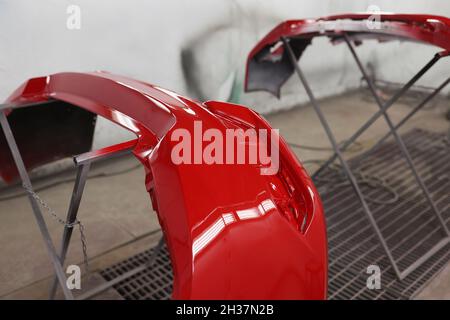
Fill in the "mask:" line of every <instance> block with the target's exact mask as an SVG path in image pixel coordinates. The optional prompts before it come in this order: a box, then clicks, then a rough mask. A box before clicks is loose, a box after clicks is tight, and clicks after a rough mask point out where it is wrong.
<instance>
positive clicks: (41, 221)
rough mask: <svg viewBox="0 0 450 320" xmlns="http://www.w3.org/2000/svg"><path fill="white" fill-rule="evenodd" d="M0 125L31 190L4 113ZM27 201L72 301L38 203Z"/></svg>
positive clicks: (67, 295) (29, 197)
mask: <svg viewBox="0 0 450 320" xmlns="http://www.w3.org/2000/svg"><path fill="white" fill-rule="evenodd" d="M0 123H1V126H2V129H3V132H4V133H5V137H6V141H7V142H8V145H9V149H10V150H11V153H12V156H13V158H14V162H15V164H16V166H17V170H18V171H19V175H20V178H21V180H22V183H23V184H25V185H26V186H28V187H29V188H32V185H31V181H30V177H29V176H28V173H27V170H26V168H25V164H24V163H23V160H22V157H21V155H20V151H19V148H18V147H17V144H16V141H15V139H14V135H13V133H12V131H11V127H10V126H9V122H8V119H7V118H6V115H5V113H4V111H0ZM28 199H29V200H30V204H31V208H32V209H33V213H34V217H35V218H36V222H37V224H38V227H39V230H40V232H41V235H42V238H43V239H44V242H45V245H46V247H47V252H48V254H49V256H50V260H51V261H52V264H53V267H54V269H55V272H56V276H57V278H58V280H59V283H60V285H61V288H62V289H63V292H64V296H65V297H66V299H69V300H72V299H73V294H72V292H71V291H70V290H69V288H68V287H67V285H66V282H67V279H66V275H65V273H64V270H63V267H62V265H61V262H60V261H59V258H58V255H57V253H56V249H55V246H54V244H53V242H52V239H51V236H50V233H49V231H48V228H47V225H46V223H45V220H44V217H43V216H42V212H41V209H40V207H39V204H38V202H37V201H36V199H35V198H33V197H32V195H31V194H28Z"/></svg>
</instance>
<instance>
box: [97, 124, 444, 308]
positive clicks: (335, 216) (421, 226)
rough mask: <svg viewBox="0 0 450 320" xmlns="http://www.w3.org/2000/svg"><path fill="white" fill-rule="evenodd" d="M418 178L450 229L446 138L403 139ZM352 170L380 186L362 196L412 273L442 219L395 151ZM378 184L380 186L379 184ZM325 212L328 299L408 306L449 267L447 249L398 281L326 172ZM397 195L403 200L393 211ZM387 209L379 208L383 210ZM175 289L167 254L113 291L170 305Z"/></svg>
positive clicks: (347, 194) (122, 268)
mask: <svg viewBox="0 0 450 320" xmlns="http://www.w3.org/2000/svg"><path fill="white" fill-rule="evenodd" d="M403 138H404V140H405V143H406V145H407V146H408V149H409V150H410V152H411V154H412V156H413V158H414V162H415V164H416V165H417V167H418V169H419V172H420V174H421V176H422V177H423V178H424V180H425V183H426V185H427V187H428V188H429V190H430V192H431V194H432V197H433V199H434V201H435V202H436V204H437V206H438V208H439V210H441V212H442V214H443V217H444V219H445V220H446V222H447V224H448V225H449V227H450V197H449V190H450V177H449V174H448V172H450V152H448V151H449V150H448V149H449V147H450V146H449V144H448V140H445V139H444V136H443V135H439V134H435V133H430V132H427V131H423V130H419V129H414V130H412V131H410V132H409V133H407V134H405V135H404V136H403ZM350 165H351V166H352V168H353V169H356V171H358V170H361V171H360V172H361V173H363V176H364V177H366V178H367V177H370V176H371V175H373V176H374V177H376V178H377V180H376V181H378V182H380V181H382V186H381V187H380V185H378V186H377V187H374V185H371V184H370V183H366V184H364V183H363V184H362V188H363V193H364V195H365V197H367V198H368V199H372V201H371V202H369V205H370V207H371V209H372V211H373V213H374V216H375V219H376V220H377V223H378V224H379V226H380V228H381V229H382V232H383V235H384V237H385V238H387V239H388V245H389V247H390V248H391V250H392V252H393V255H394V258H395V259H396V261H398V263H399V265H400V267H402V268H407V267H408V266H409V265H410V264H411V263H412V262H413V261H414V260H416V259H417V258H418V257H420V256H421V255H423V253H424V252H426V251H427V250H428V249H429V248H431V247H432V246H433V245H434V244H435V243H437V242H438V241H439V240H441V239H442V238H443V237H444V234H443V232H442V230H441V228H439V225H438V224H437V221H436V220H437V219H436V218H434V216H433V214H432V212H430V209H429V206H428V205H427V203H426V202H425V198H424V197H423V196H422V195H421V194H420V191H418V188H416V185H415V183H414V181H413V177H412V174H411V172H410V171H409V169H408V167H407V165H406V164H405V163H403V160H402V157H401V154H400V151H399V150H397V147H396V146H395V145H394V144H390V143H387V144H384V145H382V146H380V147H379V148H378V149H377V150H375V151H374V152H373V153H372V154H371V155H370V157H367V159H364V158H362V157H360V158H355V159H353V160H352V161H350ZM380 179H381V180H380ZM316 184H317V187H318V189H319V191H320V192H321V196H322V200H323V203H324V207H325V212H326V219H327V229H328V241H329V298H330V299H410V298H412V297H414V295H415V294H417V293H418V291H420V289H422V288H423V286H424V285H426V284H427V283H428V282H429V281H430V280H431V279H432V278H433V276H435V275H436V274H437V273H438V272H439V271H440V270H441V269H442V268H443V267H445V266H446V265H447V263H448V262H449V261H450V245H447V246H445V247H443V248H442V249H441V250H440V251H438V252H437V253H436V254H434V255H433V256H432V257H431V258H430V259H428V260H427V261H426V262H425V263H424V264H422V265H421V266H420V267H419V268H418V269H416V270H415V271H414V272H413V273H411V274H410V275H409V276H408V277H407V278H405V279H404V280H403V281H399V280H398V279H397V278H396V276H395V273H394V272H393V270H392V267H391V265H390V263H389V260H388V259H387V257H386V255H385V253H384V251H383V249H382V248H381V246H380V244H379V243H378V240H377V238H376V236H375V234H374V232H373V231H372V229H371V227H370V225H369V223H368V222H367V218H366V216H365V214H364V212H363V211H362V210H361V208H360V207H359V202H358V199H357V198H356V196H355V194H354V192H353V189H352V188H351V187H350V185H349V184H347V183H345V180H344V179H343V178H342V177H341V176H340V175H339V174H336V172H335V171H332V170H329V171H328V172H324V173H323V174H322V175H321V176H320V179H319V181H318V182H317V183H316ZM393 195H397V196H398V199H397V200H396V201H395V202H394V203H391V202H392V201H390V199H392V197H393ZM383 201H384V202H385V203H384V204H383V203H380V202H383ZM152 252H153V249H150V250H148V251H145V252H143V253H140V254H138V255H136V256H133V257H131V258H129V259H127V260H125V261H123V262H121V263H119V264H117V265H114V266H111V267H109V268H107V269H105V270H103V271H102V272H101V275H102V276H103V277H104V278H105V279H106V280H111V279H113V278H115V277H117V276H119V275H121V274H123V273H125V272H127V271H130V270H132V269H134V268H136V267H137V266H139V265H141V264H143V263H145V262H146V261H148V260H149V258H150V257H151V254H152ZM369 265H378V266H379V267H380V269H381V289H379V290H376V289H375V290H370V289H368V288H367V286H366V281H367V277H368V276H369V275H368V274H367V273H366V270H367V267H368V266H369ZM172 281H173V276H172V268H171V264H170V259H169V255H168V252H167V249H166V247H164V248H163V250H162V251H161V252H160V254H159V255H158V257H157V260H156V264H155V265H154V267H153V268H152V269H147V270H145V271H143V272H141V273H138V274H136V275H135V276H133V277H130V278H129V279H127V280H125V281H123V282H121V283H119V284H118V285H115V286H114V289H115V290H116V291H117V292H118V293H119V294H120V295H121V296H122V297H123V298H124V299H131V300H137V299H169V298H170V294H171V289H172V288H171V285H172Z"/></svg>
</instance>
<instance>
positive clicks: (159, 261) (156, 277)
mask: <svg viewBox="0 0 450 320" xmlns="http://www.w3.org/2000/svg"><path fill="white" fill-rule="evenodd" d="M154 250H155V248H151V249H149V250H147V251H144V252H141V253H139V254H137V255H135V256H132V257H130V258H128V259H126V260H124V261H122V262H119V263H118V264H115V265H113V266H110V267H108V268H106V269H105V270H102V271H101V272H100V274H101V276H102V277H103V278H105V280H107V281H110V280H113V279H114V278H117V277H118V276H120V275H122V274H124V273H126V272H128V271H131V270H133V269H135V268H137V267H139V266H141V265H143V264H144V263H147V262H148V261H149V260H150V258H151V257H152V254H153V252H154ZM172 282H173V274H172V266H171V264H170V258H169V253H168V251H167V248H166V246H163V247H162V249H161V251H160V252H159V254H158V255H157V256H156V260H155V263H154V264H153V266H152V268H149V269H146V270H144V271H142V272H139V273H137V274H135V275H134V276H132V277H129V278H128V279H126V280H124V281H122V282H119V283H118V284H117V285H115V286H113V288H114V289H115V290H116V291H117V292H118V293H119V294H120V295H121V296H122V298H124V299H126V300H168V299H170V296H171V294H172Z"/></svg>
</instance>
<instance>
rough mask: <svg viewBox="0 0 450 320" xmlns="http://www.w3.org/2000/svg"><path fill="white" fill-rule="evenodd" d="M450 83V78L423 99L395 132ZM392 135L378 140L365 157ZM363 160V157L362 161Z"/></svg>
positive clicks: (396, 126) (398, 124)
mask: <svg viewBox="0 0 450 320" xmlns="http://www.w3.org/2000/svg"><path fill="white" fill-rule="evenodd" d="M449 83H450V78H448V79H447V80H445V81H444V82H443V83H442V84H441V85H440V86H439V87H437V88H436V89H435V90H434V91H433V92H432V93H431V94H429V95H428V96H427V97H425V99H423V100H422V101H421V102H420V103H419V104H418V105H417V106H415V107H414V108H413V109H412V110H411V111H410V112H409V113H408V114H407V115H406V116H405V117H404V118H403V119H402V120H401V121H400V122H399V123H397V124H396V125H395V127H394V129H395V130H398V129H399V128H400V127H401V126H403V125H404V124H405V123H406V121H408V120H409V119H411V117H412V116H414V115H415V114H416V113H417V112H418V111H419V110H420V109H422V108H423V107H424V106H425V105H426V104H427V103H428V102H429V101H431V100H432V99H433V98H434V97H435V96H436V95H437V94H438V93H439V92H440V91H442V89H444V88H445V87H446V86H447V85H448V84H449ZM391 134H392V131H389V132H388V133H386V135H385V136H383V138H381V139H380V140H378V142H377V143H375V144H374V145H373V146H372V147H370V149H369V150H367V151H366V152H365V153H364V156H367V155H369V154H370V153H371V152H372V151H373V150H374V149H376V148H377V147H378V146H380V145H381V144H382V143H383V142H384V141H386V139H387V138H389V137H390V136H391ZM360 160H362V157H361V159H360Z"/></svg>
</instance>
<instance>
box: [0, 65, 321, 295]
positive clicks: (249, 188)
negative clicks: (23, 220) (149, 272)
mask: <svg viewBox="0 0 450 320" xmlns="http://www.w3.org/2000/svg"><path fill="white" fill-rule="evenodd" d="M48 99H56V100H62V101H65V102H68V103H71V104H73V105H75V106H78V107H81V108H83V109H86V110H89V111H91V112H93V113H95V114H98V115H100V116H103V117H105V118H107V119H109V120H111V121H113V122H115V123H117V124H119V125H121V126H123V127H124V128H126V129H128V130H130V131H132V132H134V133H135V134H136V136H137V143H136V146H135V147H134V154H135V156H136V157H137V158H138V159H139V160H140V161H141V162H142V164H143V165H144V167H145V172H146V176H145V185H146V188H147V190H148V192H149V193H150V196H151V199H152V202H153V206H154V208H155V210H156V211H157V213H158V218H159V221H160V224H161V227H162V229H163V231H164V235H165V238H166V242H167V244H168V248H169V251H170V256H171V259H172V265H173V271H174V286H173V298H174V299H324V298H326V292H327V245H326V234H325V222H324V216H323V209H322V205H321V201H320V198H319V195H318V193H317V191H316V189H315V187H314V185H313V183H312V181H311V179H310V178H309V176H308V174H307V173H306V171H305V170H304V168H303V167H302V165H301V164H300V163H299V161H298V160H297V158H296V157H295V156H294V154H293V153H292V152H291V150H290V149H289V148H288V147H287V145H286V143H285V142H284V141H283V139H281V141H280V146H279V149H280V150H279V151H280V171H279V173H278V174H277V175H269V176H264V175H261V174H260V167H258V166H257V165H248V164H244V165H238V164H236V165H233V164H230V165H218V164H213V165H206V164H200V165H192V164H189V165H188V164H186V165H184V164H181V165H175V164H173V162H172V161H171V158H170V155H171V149H172V148H173V145H174V144H175V142H173V141H171V139H170V134H171V132H173V130H175V129H177V128H185V129H187V130H189V131H190V132H192V130H193V123H194V121H195V120H199V121H202V124H203V128H204V129H208V128H216V129H218V130H220V131H222V132H224V131H225V130H226V129H227V128H244V129H245V128H249V127H252V128H255V129H261V128H265V129H270V126H269V124H268V123H267V122H266V121H265V120H264V119H263V118H262V117H260V116H259V115H258V114H257V113H255V112H254V111H252V110H250V109H248V108H246V107H243V106H238V105H232V104H228V103H222V102H214V101H211V102H205V103H200V102H197V101H193V100H191V99H188V98H185V97H182V96H180V95H177V94H175V93H173V92H170V91H168V90H165V89H162V88H159V87H156V86H152V85H149V84H146V83H143V82H141V81H137V80H133V79H129V78H125V77H120V76H116V75H111V74H108V73H60V74H54V75H50V76H47V77H41V78H35V79H31V80H29V81H27V82H26V83H25V84H24V85H22V86H21V87H20V88H19V89H17V90H16V91H15V92H14V93H13V94H12V95H11V97H10V98H9V99H8V101H7V102H8V103H11V104H12V105H13V106H15V107H19V106H20V105H21V104H27V103H30V102H38V101H46V100H48ZM34 108H39V105H37V106H34ZM13 112H14V111H13ZM30 134H32V133H30ZM68 143H70V141H68ZM133 143H134V142H133ZM2 152H6V151H5V150H2ZM0 171H1V168H0ZM3 173H4V172H2V174H3ZM112 196H117V195H112ZM124 214H126V213H124ZM303 224H305V225H304V228H301V227H300V226H301V225H303Z"/></svg>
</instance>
